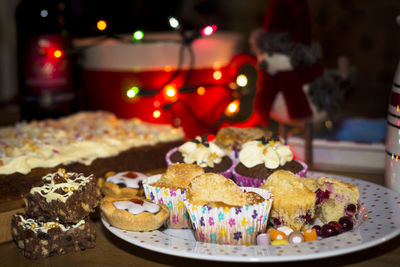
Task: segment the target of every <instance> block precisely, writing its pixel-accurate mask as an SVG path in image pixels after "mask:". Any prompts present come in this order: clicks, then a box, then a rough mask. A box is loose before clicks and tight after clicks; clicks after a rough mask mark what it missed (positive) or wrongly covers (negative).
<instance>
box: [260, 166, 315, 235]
mask: <svg viewBox="0 0 400 267" xmlns="http://www.w3.org/2000/svg"><path fill="white" fill-rule="evenodd" d="M315 183H316V181H315V180H314V179H305V178H302V177H300V176H298V175H296V174H294V173H292V172H290V171H285V170H278V171H275V172H274V173H273V174H272V175H271V176H269V178H268V179H267V180H266V181H265V182H264V183H263V184H262V185H261V186H260V188H262V189H266V190H269V191H270V192H271V193H272V195H273V196H274V201H273V202H272V210H271V218H270V221H271V223H272V224H273V225H274V227H276V228H277V227H280V226H284V225H285V226H289V227H290V228H292V229H293V230H294V231H300V230H301V229H302V228H304V226H307V225H309V224H310V223H311V221H312V219H313V218H314V216H315V201H316V196H315V193H314V191H313V189H314V187H315Z"/></svg>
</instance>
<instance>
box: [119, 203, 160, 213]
mask: <svg viewBox="0 0 400 267" xmlns="http://www.w3.org/2000/svg"><path fill="white" fill-rule="evenodd" d="M113 204H114V207H116V208H117V209H120V210H126V211H128V212H130V213H132V214H134V215H136V214H139V213H142V212H145V211H147V212H150V213H157V212H158V211H159V210H160V206H158V205H157V204H154V203H151V202H148V201H145V200H143V204H139V203H135V202H133V201H115V202H114V203H113Z"/></svg>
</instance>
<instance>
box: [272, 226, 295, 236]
mask: <svg viewBox="0 0 400 267" xmlns="http://www.w3.org/2000/svg"><path fill="white" fill-rule="evenodd" d="M276 229H277V230H278V231H281V232H284V233H285V235H286V236H289V235H290V234H291V233H292V232H293V229H292V228H290V227H288V226H281V227H278V228H276Z"/></svg>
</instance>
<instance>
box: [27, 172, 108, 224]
mask: <svg viewBox="0 0 400 267" xmlns="http://www.w3.org/2000/svg"><path fill="white" fill-rule="evenodd" d="M24 201H25V211H26V214H27V215H28V216H29V217H31V218H35V219H38V220H39V221H56V220H59V221H60V222H66V223H77V222H79V221H81V220H82V218H84V217H86V216H88V215H89V213H91V212H93V211H94V209H95V208H96V207H97V205H98V204H99V202H100V190H99V189H98V187H97V185H96V179H95V177H94V175H93V174H92V175H89V176H85V175H84V174H82V173H74V172H66V171H65V170H64V169H59V170H58V171H57V172H55V173H49V174H47V175H45V176H44V177H43V178H42V183H41V184H40V185H39V186H36V187H32V189H31V190H30V192H29V193H28V194H26V195H25V196H24Z"/></svg>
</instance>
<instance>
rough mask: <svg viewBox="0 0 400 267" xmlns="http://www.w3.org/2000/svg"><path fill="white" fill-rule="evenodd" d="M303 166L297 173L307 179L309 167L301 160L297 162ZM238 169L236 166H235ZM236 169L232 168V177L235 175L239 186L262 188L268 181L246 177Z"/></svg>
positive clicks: (234, 177) (234, 178)
mask: <svg viewBox="0 0 400 267" xmlns="http://www.w3.org/2000/svg"><path fill="white" fill-rule="evenodd" d="M296 161H297V162H298V163H299V164H301V166H303V169H302V170H301V171H299V172H298V173H296V174H297V175H299V176H300V177H305V176H306V174H307V170H308V166H307V164H305V163H304V162H301V161H299V160H296ZM235 167H236V166H235ZM235 167H233V168H232V175H233V180H235V182H236V183H237V184H238V185H239V186H248V187H260V185H261V184H262V183H263V182H264V181H266V180H267V179H268V177H267V178H253V177H249V176H244V175H241V174H239V173H237V172H236V171H235Z"/></svg>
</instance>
